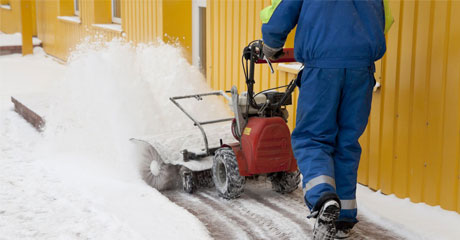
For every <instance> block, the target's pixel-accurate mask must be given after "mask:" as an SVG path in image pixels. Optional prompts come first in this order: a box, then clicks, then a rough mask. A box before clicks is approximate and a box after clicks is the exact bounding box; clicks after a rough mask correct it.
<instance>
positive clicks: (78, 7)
mask: <svg viewBox="0 0 460 240" xmlns="http://www.w3.org/2000/svg"><path fill="white" fill-rule="evenodd" d="M73 9H74V11H75V16H80V6H79V5H78V0H73Z"/></svg>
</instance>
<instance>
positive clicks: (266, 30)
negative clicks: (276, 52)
mask: <svg viewBox="0 0 460 240" xmlns="http://www.w3.org/2000/svg"><path fill="white" fill-rule="evenodd" d="M302 4H303V0H272V6H270V7H267V8H266V9H264V10H262V12H261V19H262V23H263V24H262V38H263V41H264V43H265V44H267V45H268V46H269V47H272V48H281V47H283V46H284V43H285V42H286V38H287V36H288V35H289V33H290V32H291V30H292V29H293V28H294V27H295V26H296V25H297V21H298V20H299V15H300V11H301V9H302Z"/></svg>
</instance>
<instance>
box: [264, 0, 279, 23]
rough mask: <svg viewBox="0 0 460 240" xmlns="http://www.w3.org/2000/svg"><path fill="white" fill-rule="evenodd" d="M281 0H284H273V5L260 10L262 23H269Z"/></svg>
mask: <svg viewBox="0 0 460 240" xmlns="http://www.w3.org/2000/svg"><path fill="white" fill-rule="evenodd" d="M281 1H282V0H272V5H271V6H268V7H266V8H264V9H263V10H262V11H261V12H260V20H262V23H264V24H265V23H268V21H270V18H271V17H272V15H273V13H274V12H275V10H276V8H277V7H278V5H280V3H281Z"/></svg>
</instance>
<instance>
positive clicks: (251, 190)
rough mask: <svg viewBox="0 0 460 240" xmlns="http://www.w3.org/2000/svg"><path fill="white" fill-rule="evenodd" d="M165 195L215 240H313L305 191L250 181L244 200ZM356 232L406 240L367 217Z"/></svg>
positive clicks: (201, 193)
mask: <svg viewBox="0 0 460 240" xmlns="http://www.w3.org/2000/svg"><path fill="white" fill-rule="evenodd" d="M163 194H164V195H165V196H166V197H168V198H169V199H170V200H171V201H173V202H175V203H176V204H178V205H179V206H182V207H183V208H185V209H187V210H188V211H189V212H191V213H192V214H193V215H195V216H196V217H197V218H198V219H200V221H201V222H203V223H204V225H205V226H206V227H207V228H208V230H209V232H210V233H211V236H212V237H213V238H215V239H224V240H230V239H310V238H311V236H312V229H313V223H314V222H313V220H307V218H306V217H307V215H308V214H309V211H308V209H307V208H306V206H305V205H304V203H303V200H302V190H300V189H298V190H296V191H295V192H294V193H292V194H286V195H281V194H278V193H276V192H273V191H272V190H271V184H270V182H269V181H265V180H264V179H260V180H258V181H256V180H248V181H247V182H246V188H245V192H244V193H243V194H242V196H241V198H239V199H235V200H225V199H222V198H220V197H219V196H218V195H217V193H216V192H215V190H214V189H200V190H198V191H197V192H196V193H194V194H187V193H184V192H182V191H180V190H176V191H166V192H163ZM358 218H359V220H360V222H359V223H358V224H357V225H356V226H355V228H354V234H353V236H352V238H351V239H404V238H402V237H401V236H398V235H396V234H394V233H392V232H390V231H389V230H388V229H386V228H384V227H382V226H379V225H376V224H374V223H372V222H370V221H369V220H368V219H366V218H365V217H364V216H359V217H358Z"/></svg>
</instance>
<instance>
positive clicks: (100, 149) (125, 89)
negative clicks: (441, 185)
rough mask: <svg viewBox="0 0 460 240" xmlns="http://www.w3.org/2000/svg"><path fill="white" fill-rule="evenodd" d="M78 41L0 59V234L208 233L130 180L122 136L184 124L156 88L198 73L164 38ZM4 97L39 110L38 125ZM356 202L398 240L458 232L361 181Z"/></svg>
mask: <svg viewBox="0 0 460 240" xmlns="http://www.w3.org/2000/svg"><path fill="white" fill-rule="evenodd" d="M85 47H86V48H89V49H87V50H84V51H81V52H79V53H76V54H74V56H73V57H72V60H71V62H70V64H68V65H61V64H59V63H58V62H57V61H54V60H53V59H52V58H50V57H47V56H46V55H45V54H44V52H43V50H42V49H41V48H36V49H35V53H34V55H31V56H25V57H22V56H20V55H19V54H16V55H9V56H1V57H0V167H1V169H2V170H1V171H0V239H1V240H3V239H208V238H209V233H208V232H207V229H206V228H205V226H204V225H203V224H202V223H201V222H200V221H199V220H198V219H197V218H196V217H195V216H193V215H192V214H190V213H189V212H187V211H186V210H184V209H183V208H181V207H178V206H177V205H175V204H174V203H172V202H170V201H169V200H168V198H166V197H164V196H163V195H162V194H161V193H159V192H158V191H156V190H155V189H152V188H151V187H149V186H147V184H145V182H143V181H142V179H141V176H140V175H139V171H138V163H137V162H136V161H134V160H133V159H135V154H136V153H135V152H133V149H131V147H130V143H129V141H128V139H129V137H133V135H139V134H140V135H143V134H156V133H159V132H165V131H166V132H167V131H170V130H172V129H178V128H182V127H183V125H184V124H186V125H190V124H189V123H190V122H189V121H188V120H187V119H186V118H182V115H180V116H181V117H180V118H178V116H179V115H178V112H177V111H174V110H173V109H171V108H170V107H169V106H170V105H171V104H170V103H168V100H167V98H166V96H169V95H179V94H183V93H189V92H196V91H198V92H201V91H205V90H206V87H205V84H204V81H203V79H202V78H201V77H200V76H199V73H198V71H196V70H195V69H193V68H191V67H190V66H189V65H188V64H187V63H186V60H185V59H183V58H181V57H180V50H177V49H175V48H173V47H171V46H165V45H160V46H146V47H143V48H137V49H136V48H133V47H130V46H127V45H123V44H120V43H116V42H115V43H112V44H109V47H108V49H106V50H98V49H97V47H95V46H94V45H90V46H85ZM85 47H83V48H85ZM91 48H94V49H91ZM158 56H162V57H160V58H159V57H158ZM10 96H15V97H17V98H18V99H19V100H20V101H21V100H22V101H24V102H25V103H26V104H27V105H28V106H30V107H31V108H33V109H34V110H36V111H37V112H38V113H39V114H42V115H45V119H46V121H47V128H46V129H45V131H44V132H43V133H38V132H36V131H35V130H34V129H33V128H32V127H31V126H30V125H29V124H28V123H26V122H25V121H24V120H23V119H22V118H21V117H19V115H18V114H17V113H15V112H14V111H13V110H12V103H11V102H10ZM209 108H210V111H208V112H211V113H212V114H209V116H210V115H213V116H214V115H218V114H219V111H217V110H216V109H215V108H220V106H209ZM179 114H180V113H179ZM181 119H184V120H181ZM358 202H359V208H360V213H361V214H363V215H365V216H366V217H367V218H368V219H371V220H372V221H374V222H377V223H379V224H380V225H382V226H385V227H387V228H390V229H391V230H393V231H395V232H398V233H399V234H400V235H402V236H405V237H406V238H409V239H420V238H422V239H423V238H424V239H457V238H458V236H460V229H459V228H458V227H457V226H460V215H459V214H457V213H454V212H449V211H445V210H441V209H440V208H439V207H430V206H427V205H425V204H413V203H410V202H409V201H408V200H401V199H397V198H396V197H394V196H384V195H382V194H380V193H378V192H373V191H371V190H369V189H367V188H366V187H363V186H359V187H358Z"/></svg>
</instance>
